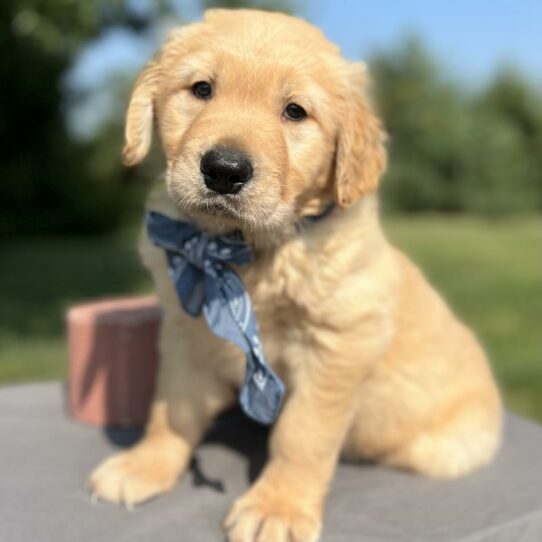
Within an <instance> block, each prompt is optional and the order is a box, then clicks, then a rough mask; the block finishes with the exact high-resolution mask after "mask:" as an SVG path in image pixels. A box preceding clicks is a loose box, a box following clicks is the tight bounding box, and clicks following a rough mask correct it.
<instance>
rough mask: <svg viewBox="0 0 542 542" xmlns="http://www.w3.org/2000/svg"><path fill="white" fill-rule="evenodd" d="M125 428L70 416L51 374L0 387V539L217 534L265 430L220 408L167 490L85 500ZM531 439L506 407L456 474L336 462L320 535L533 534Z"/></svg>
mask: <svg viewBox="0 0 542 542" xmlns="http://www.w3.org/2000/svg"><path fill="white" fill-rule="evenodd" d="M136 436H137V435H136V432H133V431H132V432H130V431H119V430H117V431H109V432H104V431H100V430H97V429H92V428H89V427H85V426H84V425H82V424H79V423H77V422H74V421H72V420H70V419H69V417H68V416H67V415H66V413H65V411H64V406H63V393H62V387H61V385H59V384H58V383H47V384H32V385H24V386H14V387H7V388H3V389H0V541H1V542H64V541H66V542H74V541H82V542H86V541H92V542H109V541H111V542H125V541H126V542H128V541H130V542H139V541H152V542H170V541H176V542H185V541H186V542H207V541H209V542H211V541H221V542H222V541H223V540H224V539H223V536H222V534H221V532H220V529H219V522H220V520H221V518H222V517H223V515H224V514H225V512H226V510H227V509H228V506H229V504H230V503H231V502H232V500H233V499H234V498H235V496H237V495H239V494H240V493H241V492H242V491H243V490H244V488H246V487H247V485H248V483H249V480H250V479H252V478H254V477H255V476H256V474H257V472H258V471H259V469H260V468H261V465H262V464H263V461H264V456H265V452H264V450H265V440H266V432H265V430H263V429H261V428H260V427H259V426H256V425H254V424H252V423H250V422H247V421H243V420H241V419H240V418H239V417H238V416H229V417H225V418H222V419H221V420H220V422H219V424H218V426H217V428H216V429H215V430H214V431H213V432H212V433H211V435H210V436H209V438H208V440H207V441H206V442H205V443H204V444H203V445H202V446H201V447H200V448H199V449H198V451H197V454H196V460H195V462H194V464H193V465H192V468H191V470H190V472H189V473H188V475H187V476H185V478H184V479H183V482H182V483H181V484H180V486H179V487H178V488H176V489H175V490H174V491H173V492H171V493H169V494H168V495H165V496H163V497H160V498H158V499H155V500H154V501H152V502H150V503H148V504H146V505H144V506H141V507H138V508H136V510H135V511H134V512H128V511H126V510H125V509H123V508H121V507H118V506H114V505H110V504H107V503H99V504H97V505H95V506H93V505H92V504H91V503H90V500H89V497H88V495H87V493H86V492H85V489H84V481H85V479H86V476H87V474H88V473H89V472H90V470H91V469H92V468H93V467H94V466H95V465H96V464H97V463H98V462H99V461H100V460H101V459H102V458H104V457H105V456H107V455H108V454H109V453H111V452H112V451H113V450H114V449H115V448H116V447H118V445H122V444H124V445H126V444H127V443H128V442H130V441H133V440H134V438H135V437H136ZM115 442H116V443H117V444H115ZM541 450H542V428H540V427H538V426H537V425H535V424H533V423H530V422H527V421H525V420H522V419H520V418H518V417H516V416H512V415H509V416H508V418H507V427H506V437H505V445H504V447H503V449H502V450H501V452H500V454H499V456H498V457H497V459H496V461H495V462H494V464H493V465H492V466H491V467H489V468H486V469H483V470H480V471H479V472H477V473H476V474H474V475H472V476H470V477H467V478H464V479H461V480H457V481H451V482H435V481H430V480H426V479H423V478H419V477H416V476H412V475H409V474H407V473H402V472H396V471H393V470H389V469H385V468H381V467H375V466H371V465H341V466H340V467H339V469H338V472H337V475H336V478H335V482H334V484H333V489H332V491H331V495H330V497H329V501H328V507H327V511H326V517H325V529H324V535H323V538H322V540H323V542H351V541H357V540H359V541H363V542H398V541H401V542H414V541H420V542H422V541H427V542H441V541H461V542H474V541H476V542H479V541H484V542H487V541H491V542H540V541H541V540H542V454H541V453H540V452H541Z"/></svg>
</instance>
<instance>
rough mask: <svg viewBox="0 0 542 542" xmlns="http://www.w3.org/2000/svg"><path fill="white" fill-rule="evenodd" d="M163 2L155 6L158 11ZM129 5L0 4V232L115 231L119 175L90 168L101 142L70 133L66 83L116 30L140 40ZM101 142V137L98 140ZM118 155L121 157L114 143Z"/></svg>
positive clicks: (122, 194) (121, 194)
mask: <svg viewBox="0 0 542 542" xmlns="http://www.w3.org/2000/svg"><path fill="white" fill-rule="evenodd" d="M161 4H162V3H161V2H157V3H155V6H156V8H155V10H158V9H159V8H160V5H161ZM129 5H130V3H129V2H128V1H121V0H115V1H105V0H102V1H93V2H82V1H78V0H47V1H44V0H27V1H25V2H24V4H23V3H21V2H15V1H9V0H8V1H3V2H1V3H0V46H1V50H2V51H3V52H5V54H2V55H1V58H0V88H2V99H3V103H4V104H5V107H4V108H3V111H2V115H1V116H0V138H1V140H2V142H3V143H2V146H1V147H0V174H1V176H2V178H3V179H4V186H3V193H2V196H3V201H2V203H3V205H2V214H1V215H0V232H2V234H4V235H13V234H24V233H36V232H40V233H43V232H98V231H103V230H108V229H111V228H113V227H115V226H116V225H117V224H118V223H119V219H120V218H121V216H122V212H123V210H124V209H125V207H126V201H129V197H128V198H127V197H126V196H127V194H126V192H128V196H129V192H130V190H127V189H126V186H125V184H124V183H123V178H122V176H121V175H120V169H119V168H116V169H110V170H105V169H103V168H102V170H101V171H100V172H96V171H95V170H93V169H92V167H90V166H91V164H90V163H89V162H90V161H91V160H93V159H94V154H95V151H96V148H97V147H98V146H99V144H100V143H101V142H102V141H98V140H96V141H93V142H90V143H88V144H81V143H78V142H76V141H73V139H72V138H71V137H70V135H69V133H68V132H67V129H66V124H65V119H64V114H63V105H64V102H65V100H64V96H63V93H62V91H61V82H62V78H63V76H64V74H65V73H66V71H67V70H68V69H69V67H70V66H71V64H72V62H73V61H74V59H75V58H76V55H77V53H78V51H79V50H80V48H81V46H82V45H83V44H84V43H86V42H87V41H88V40H90V39H92V38H96V37H98V36H99V35H101V34H102V33H103V32H104V31H105V30H106V29H107V28H110V27H112V26H119V27H123V28H127V29H131V30H132V31H134V32H140V31H142V30H144V29H145V28H146V26H147V25H148V24H150V22H152V20H153V18H154V17H155V16H156V13H157V11H154V12H151V13H149V14H147V15H146V16H145V17H142V16H140V15H139V14H138V13H136V12H133V11H132V10H131V9H130V8H129ZM100 135H103V134H100ZM112 149H114V154H115V155H116V156H118V154H119V151H118V149H119V138H115V141H114V146H113V147H112Z"/></svg>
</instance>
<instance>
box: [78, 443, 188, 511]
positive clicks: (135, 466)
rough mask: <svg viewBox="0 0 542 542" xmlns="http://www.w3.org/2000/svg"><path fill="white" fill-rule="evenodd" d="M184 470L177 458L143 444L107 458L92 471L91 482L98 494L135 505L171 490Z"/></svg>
mask: <svg viewBox="0 0 542 542" xmlns="http://www.w3.org/2000/svg"><path fill="white" fill-rule="evenodd" d="M180 470H181V469H180V465H179V464H178V462H177V461H175V460H172V458H170V457H168V456H167V455H165V454H163V453H160V451H158V450H156V449H155V448H154V447H152V448H151V447H149V446H145V445H141V446H136V447H135V448H133V449H131V450H128V451H126V452H121V453H119V454H117V455H114V456H113V457H110V458H109V459H106V460H105V461H104V462H103V463H102V464H101V465H99V466H98V467H97V468H96V469H95V470H94V472H93V473H92V474H91V475H90V478H89V482H88V485H89V489H90V491H91V492H92V494H93V495H94V496H95V497H98V498H100V499H104V500H106V501H111V502H116V503H123V504H125V505H126V506H127V507H131V506H133V505H135V504H138V503H141V502H144V501H147V500H149V499H151V498H152V497H155V496H157V495H159V494H161V493H165V492H166V491H168V490H170V489H171V488H172V487H173V486H174V485H175V483H176V482H177V479H178V477H179V474H180Z"/></svg>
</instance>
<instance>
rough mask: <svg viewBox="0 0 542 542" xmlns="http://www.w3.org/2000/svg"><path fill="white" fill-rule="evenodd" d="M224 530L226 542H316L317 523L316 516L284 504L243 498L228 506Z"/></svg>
mask: <svg viewBox="0 0 542 542" xmlns="http://www.w3.org/2000/svg"><path fill="white" fill-rule="evenodd" d="M224 530H225V531H226V534H227V537H228V541H229V542H316V541H317V540H318V538H319V536H320V530H321V521H320V518H319V517H318V516H317V515H316V514H314V515H313V514H309V513H304V512H301V511H299V509H298V508H297V507H295V506H292V507H290V506H288V504H287V503H284V502H281V503H280V504H279V503H277V504H272V503H271V502H266V501H265V500H259V499H257V498H251V496H250V495H247V496H246V497H243V498H241V499H239V500H238V501H236V503H235V504H234V505H233V506H232V508H231V510H230V512H229V513H228V515H227V517H226V519H225V521H224Z"/></svg>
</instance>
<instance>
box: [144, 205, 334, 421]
mask: <svg viewBox="0 0 542 542" xmlns="http://www.w3.org/2000/svg"><path fill="white" fill-rule="evenodd" d="M332 208H333V206H330V207H328V208H326V210H324V212H323V213H322V214H321V215H319V216H316V217H310V219H309V220H311V221H314V220H318V219H320V218H323V217H324V216H327V215H328V214H329V212H330V211H331V210H332ZM146 222H147V233H148V236H149V238H150V240H151V241H152V242H153V243H154V244H155V245H156V246H159V247H161V248H164V249H165V251H166V254H167V261H168V265H169V274H170V276H171V279H172V281H173V284H174V286H175V289H176V291H177V295H178V296H179V300H180V302H181V305H182V307H183V309H184V310H185V311H186V312H187V313H188V314H190V315H191V316H194V317H197V316H199V315H200V314H201V312H202V310H203V315H204V316H205V319H206V320H207V325H208V326H209V329H210V330H211V331H212V332H213V333H214V334H215V335H217V336H218V337H221V338H223V339H226V340H228V341H231V342H233V343H235V344H236V345H237V346H239V347H240V348H241V349H242V350H243V351H244V352H245V354H246V359H247V370H246V374H245V381H244V383H243V385H242V387H241V391H240V394H239V402H240V403H241V408H242V409H243V411H244V412H245V414H246V415H247V416H249V417H250V418H252V419H253V420H256V421H257V422H260V423H262V424H271V423H273V421H275V419H276V417H277V415H278V413H279V410H280V407H281V403H282V397H283V395H284V384H283V383H282V382H281V380H280V379H279V378H278V377H277V375H276V374H275V373H274V372H273V370H272V369H271V367H269V365H268V363H267V361H266V359H265V356H264V354H263V350H262V345H261V341H260V335H259V332H258V325H257V323H256V317H255V315H254V310H253V309H252V304H251V302H250V298H249V296H248V293H247V291H246V290H245V288H244V286H243V283H242V282H241V279H240V278H239V276H238V275H237V273H236V272H235V271H234V270H233V269H232V268H231V267H230V266H229V265H228V264H235V265H244V264H247V263H249V262H250V261H251V260H252V258H253V254H252V249H251V248H250V247H249V246H248V245H247V244H246V243H245V242H244V240H243V236H242V234H241V232H238V231H237V232H234V233H231V234H228V235H218V236H210V235H209V234H207V233H205V232H202V231H200V230H198V229H197V228H196V227H195V226H193V225H192V224H190V223H188V222H181V221H178V220H174V219H172V218H169V217H167V216H165V215H163V214H160V213H157V212H154V211H148V212H147V215H146Z"/></svg>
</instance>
